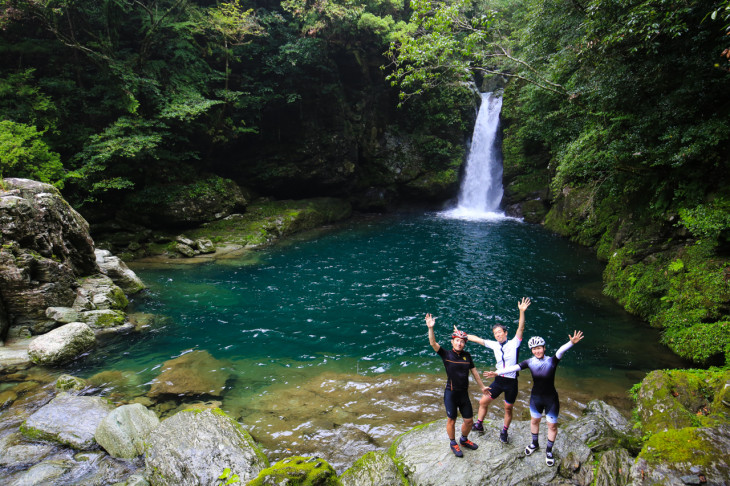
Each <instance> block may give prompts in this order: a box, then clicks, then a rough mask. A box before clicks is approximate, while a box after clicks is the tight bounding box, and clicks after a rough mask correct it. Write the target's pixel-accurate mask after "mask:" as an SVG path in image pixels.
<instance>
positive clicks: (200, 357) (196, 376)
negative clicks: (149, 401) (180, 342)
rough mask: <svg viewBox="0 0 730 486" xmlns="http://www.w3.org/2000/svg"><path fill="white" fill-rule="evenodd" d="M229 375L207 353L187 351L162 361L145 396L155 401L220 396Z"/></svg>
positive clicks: (219, 363) (221, 364)
mask: <svg viewBox="0 0 730 486" xmlns="http://www.w3.org/2000/svg"><path fill="white" fill-rule="evenodd" d="M230 376H231V372H230V371H229V370H227V369H226V366H225V363H224V362H222V361H220V360H217V359H215V358H214V357H213V356H211V355H210V353H209V352H207V351H191V352H189V353H186V354H184V355H182V356H180V357H178V358H174V359H171V360H168V361H165V362H164V363H163V365H162V372H161V373H160V375H159V376H158V377H157V378H155V379H154V380H153V382H152V387H151V388H150V391H149V393H148V396H149V397H152V398H155V397H160V396H162V395H176V396H195V395H211V396H216V397H217V396H221V395H223V392H224V390H225V384H226V380H228V379H229V378H230Z"/></svg>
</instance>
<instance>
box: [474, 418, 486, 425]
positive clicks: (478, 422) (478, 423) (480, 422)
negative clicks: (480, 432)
mask: <svg viewBox="0 0 730 486" xmlns="http://www.w3.org/2000/svg"><path fill="white" fill-rule="evenodd" d="M483 421H484V419H481V420H479V419H477V422H476V424H477V425H482V422H483Z"/></svg>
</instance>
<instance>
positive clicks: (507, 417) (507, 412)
mask: <svg viewBox="0 0 730 486" xmlns="http://www.w3.org/2000/svg"><path fill="white" fill-rule="evenodd" d="M512 407H514V405H512V404H509V403H507V402H505V403H504V427H505V428H507V429H508V428H509V424H511V423H512Z"/></svg>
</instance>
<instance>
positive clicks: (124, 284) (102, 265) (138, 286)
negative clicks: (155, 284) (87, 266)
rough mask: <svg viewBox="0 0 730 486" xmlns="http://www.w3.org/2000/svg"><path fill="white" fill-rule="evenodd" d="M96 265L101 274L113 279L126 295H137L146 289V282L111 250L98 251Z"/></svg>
mask: <svg viewBox="0 0 730 486" xmlns="http://www.w3.org/2000/svg"><path fill="white" fill-rule="evenodd" d="M95 254H96V263H97V265H99V269H100V270H101V273H103V274H104V275H107V276H108V277H109V278H111V279H112V280H113V281H114V283H115V284H117V285H118V286H119V287H120V288H121V289H122V290H123V291H124V292H125V293H127V294H135V293H137V292H139V291H140V290H142V289H144V288H145V284H144V282H142V280H141V279H140V278H139V277H138V276H137V274H136V273H134V272H133V271H132V270H130V268H129V267H128V266H127V265H126V264H125V263H124V262H123V261H122V259H121V258H119V257H116V256H114V255H112V254H111V252H110V251H109V250H96V253H95Z"/></svg>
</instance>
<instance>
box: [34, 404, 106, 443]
mask: <svg viewBox="0 0 730 486" xmlns="http://www.w3.org/2000/svg"><path fill="white" fill-rule="evenodd" d="M113 408H114V406H113V405H111V404H110V403H109V402H108V401H107V400H106V399H104V398H101V397H79V396H73V395H69V394H68V393H65V392H64V393H61V394H59V395H58V396H57V397H56V398H54V399H53V400H51V401H50V402H49V403H48V404H47V405H45V406H43V407H41V408H40V409H39V410H38V411H37V412H35V413H34V414H33V415H31V416H30V417H28V419H27V420H26V421H25V422H23V425H21V426H20V432H21V433H22V434H23V435H24V436H26V437H28V438H29V439H33V440H46V441H51V442H57V443H59V444H63V445H67V446H69V447H72V448H74V449H77V450H88V449H91V448H93V447H94V446H96V441H95V440H94V432H95V431H96V428H97V427H98V425H99V423H100V422H101V421H102V419H103V418H104V417H106V416H107V415H108V414H109V412H111V410H112V409H113Z"/></svg>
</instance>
